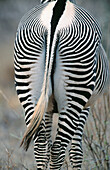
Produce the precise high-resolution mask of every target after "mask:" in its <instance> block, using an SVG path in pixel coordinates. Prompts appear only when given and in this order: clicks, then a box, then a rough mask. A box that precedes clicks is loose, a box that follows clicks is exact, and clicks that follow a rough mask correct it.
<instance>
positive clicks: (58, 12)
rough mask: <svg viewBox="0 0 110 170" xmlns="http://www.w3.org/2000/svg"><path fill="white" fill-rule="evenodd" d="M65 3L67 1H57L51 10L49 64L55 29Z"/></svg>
mask: <svg viewBox="0 0 110 170" xmlns="http://www.w3.org/2000/svg"><path fill="white" fill-rule="evenodd" d="M66 1H67V0H58V1H57V2H56V4H55V6H54V8H53V15H52V19H51V33H50V49H49V63H50V56H51V48H52V43H53V38H54V33H55V29H56V27H57V24H58V21H59V19H60V18H61V16H62V14H63V12H64V10H65V6H66ZM49 63H48V67H49Z"/></svg>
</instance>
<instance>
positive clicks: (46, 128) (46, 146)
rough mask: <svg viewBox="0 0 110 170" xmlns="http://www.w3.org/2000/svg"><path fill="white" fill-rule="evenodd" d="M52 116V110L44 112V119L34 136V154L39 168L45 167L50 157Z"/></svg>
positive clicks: (43, 168) (41, 169) (42, 169)
mask: <svg viewBox="0 0 110 170" xmlns="http://www.w3.org/2000/svg"><path fill="white" fill-rule="evenodd" d="M52 116H53V114H52V112H49V113H45V119H43V120H42V123H41V124H40V127H39V129H38V132H37V133H36V134H35V136H34V155H35V159H36V163H37V169H39V170H45V169H47V167H48V163H49V159H50V149H51V145H52V144H51V143H52V142H51V129H52ZM44 120H45V121H44Z"/></svg>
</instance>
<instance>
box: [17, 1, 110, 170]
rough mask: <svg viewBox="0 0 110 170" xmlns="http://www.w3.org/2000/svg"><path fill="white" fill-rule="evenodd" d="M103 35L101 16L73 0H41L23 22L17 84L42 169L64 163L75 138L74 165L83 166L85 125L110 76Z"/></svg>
mask: <svg viewBox="0 0 110 170" xmlns="http://www.w3.org/2000/svg"><path fill="white" fill-rule="evenodd" d="M101 37H102V32H101V29H100V26H99V24H98V22H97V20H96V19H95V18H94V17H93V16H92V15H90V14H89V13H88V12H87V11H86V10H85V9H83V8H81V7H79V6H77V5H76V3H75V2H74V1H73V0H56V1H51V0H41V4H40V5H39V6H36V7H34V8H33V9H32V10H30V11H29V12H28V13H27V14H26V15H24V16H23V18H22V19H21V21H20V23H19V25H18V29H17V33H16V39H15V44H14V68H15V86H16V90H17V94H18V98H19V100H20V102H21V104H22V106H23V108H24V111H25V122H26V125H27V129H26V132H25V134H24V137H23V140H22V142H21V146H23V147H24V149H25V150H27V149H28V147H29V145H30V142H31V140H32V139H33V141H34V154H35V159H36V164H37V169H47V168H50V169H55V170H56V169H61V167H62V164H63V162H64V158H65V152H66V149H67V146H68V145H69V144H70V143H71V147H70V150H69V158H70V162H71V165H72V167H73V169H78V170H79V169H81V165H82V160H83V151H82V144H81V143H82V134H83V129H84V125H85V122H86V120H87V117H88V115H89V110H90V106H91V104H92V103H93V102H94V101H95V100H96V99H97V98H98V96H99V95H100V94H101V93H102V92H103V90H104V89H105V87H106V84H107V82H108V77H109V66H108V60H107V56H106V53H105V50H104V48H103V46H102V44H101ZM55 112H58V113H59V118H58V128H57V134H56V137H55V140H54V141H53V143H52V140H51V133H52V122H53V113H55ZM48 164H50V165H49V167H48Z"/></svg>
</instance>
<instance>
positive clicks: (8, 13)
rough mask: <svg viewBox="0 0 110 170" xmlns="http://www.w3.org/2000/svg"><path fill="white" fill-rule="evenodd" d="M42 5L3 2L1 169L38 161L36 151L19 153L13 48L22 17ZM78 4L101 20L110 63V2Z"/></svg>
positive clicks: (33, 0) (81, 0)
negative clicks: (34, 153)
mask: <svg viewBox="0 0 110 170" xmlns="http://www.w3.org/2000/svg"><path fill="white" fill-rule="evenodd" d="M39 2H40V1H39V0H0V169H2V167H4V168H7V167H8V166H10V167H12V166H13V167H14V165H13V164H20V166H18V167H22V168H23V166H24V165H25V166H26V167H27V168H28V167H30V165H31V163H32V164H33V161H34V159H33V156H32V154H33V151H32V152H30V151H29V152H28V154H26V155H25V152H24V151H22V150H20V149H19V144H20V140H21V136H22V133H23V132H24V128H25V124H24V118H23V110H22V108H21V105H20V104H19V101H18V99H17V95H16V91H15V87H14V71H13V70H14V69H13V48H14V47H13V46H14V45H13V44H14V39H15V35H16V30H17V26H18V23H19V21H20V19H21V17H22V16H23V15H24V14H25V13H26V12H27V11H28V10H29V9H31V8H32V7H34V6H36V5H37V4H39ZM76 3H77V4H78V5H80V6H82V7H84V8H85V9H87V10H88V12H90V13H91V14H93V15H94V16H95V17H96V18H97V20H98V22H99V24H100V26H101V29H102V35H103V36H102V43H103V46H104V48H105V50H106V53H107V55H108V58H109V59H110V0H76ZM31 149H33V148H30V150H31ZM30 156H31V158H32V160H30ZM12 158H13V160H14V162H13V161H12ZM21 165H22V166H21ZM22 168H21V169H22ZM18 169H19V168H18ZM24 169H25V167H24ZM32 169H33V168H32Z"/></svg>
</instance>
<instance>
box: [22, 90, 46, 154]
mask: <svg viewBox="0 0 110 170" xmlns="http://www.w3.org/2000/svg"><path fill="white" fill-rule="evenodd" d="M47 105H48V96H46V95H45V93H42V94H41V96H40V98H39V101H38V103H37V105H36V107H35V111H34V113H33V116H32V119H31V121H30V124H29V126H28V127H27V130H26V132H25V133H24V136H23V139H22V142H21V144H20V147H21V146H23V148H24V149H25V150H26V151H27V150H28V148H29V144H30V142H31V140H32V137H33V135H34V133H35V132H37V129H38V127H39V125H40V123H41V121H42V118H43V115H44V113H45V111H46V109H47Z"/></svg>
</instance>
